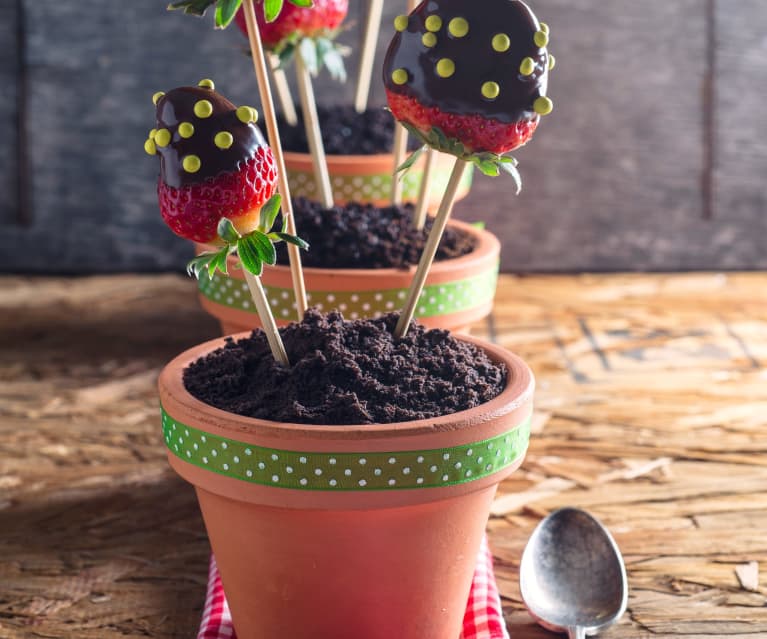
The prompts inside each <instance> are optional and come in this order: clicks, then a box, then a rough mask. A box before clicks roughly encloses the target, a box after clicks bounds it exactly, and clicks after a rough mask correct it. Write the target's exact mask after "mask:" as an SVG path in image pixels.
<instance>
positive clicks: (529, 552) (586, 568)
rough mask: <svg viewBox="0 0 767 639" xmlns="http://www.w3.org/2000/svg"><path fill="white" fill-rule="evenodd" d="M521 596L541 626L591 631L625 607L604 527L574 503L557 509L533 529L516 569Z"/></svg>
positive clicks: (623, 584)
mask: <svg viewBox="0 0 767 639" xmlns="http://www.w3.org/2000/svg"><path fill="white" fill-rule="evenodd" d="M519 582H520V589H521V592H522V599H523V600H524V602H525V605H526V606H527V609H528V610H529V612H530V614H531V615H532V616H533V617H534V618H535V619H536V621H537V622H538V623H540V624H541V625H542V626H543V627H544V628H547V629H549V630H553V631H554V632H567V633H568V634H569V636H570V637H576V638H579V639H580V638H581V637H585V636H586V635H593V634H596V633H597V632H599V631H600V630H603V629H605V628H607V627H608V626H610V625H612V624H614V623H615V622H616V621H618V619H620V617H621V616H622V615H623V613H624V612H625V611H626V605H627V603H628V580H627V578H626V568H625V566H624V564H623V558H622V556H621V553H620V550H618V546H617V545H616V543H615V540H613V538H612V536H611V535H610V533H609V532H608V531H607V529H606V528H605V527H604V526H603V525H602V524H601V523H600V522H599V521H597V520H596V519H595V518H594V517H592V516H591V515H589V514H588V513H586V512H584V511H583V510H579V509H577V508H562V509H560V510H557V511H555V512H553V513H551V514H550V515H549V516H548V517H546V518H545V519H544V520H543V521H542V522H541V523H540V524H538V527H537V528H536V529H535V531H534V532H533V535H532V537H530V541H528V543H527V546H526V548H525V551H524V553H523V555H522V563H521V565H520V569H519Z"/></svg>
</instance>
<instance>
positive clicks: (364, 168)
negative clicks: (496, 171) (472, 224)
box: [285, 153, 473, 210]
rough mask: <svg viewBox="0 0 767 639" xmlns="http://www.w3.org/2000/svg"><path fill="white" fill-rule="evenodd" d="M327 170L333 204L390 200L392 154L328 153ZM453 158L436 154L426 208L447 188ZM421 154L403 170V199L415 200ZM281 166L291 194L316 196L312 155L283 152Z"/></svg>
mask: <svg viewBox="0 0 767 639" xmlns="http://www.w3.org/2000/svg"><path fill="white" fill-rule="evenodd" d="M327 158H328V171H329V173H330V183H331V185H332V187H333V199H334V201H335V202H336V204H346V203H347V202H352V201H354V202H363V203H367V202H370V203H372V204H375V205H376V206H387V205H389V204H390V203H391V184H392V174H393V172H394V155H393V154H391V153H384V154H381V155H329V156H327ZM454 161H455V160H454V158H453V157H452V156H449V155H445V154H440V155H439V159H438V160H437V169H436V174H435V176H434V182H433V185H432V190H431V198H430V205H429V208H430V209H434V210H436V208H437V207H438V206H439V202H440V199H441V198H442V194H443V193H444V192H445V189H446V188H447V183H448V180H449V179H450V171H451V170H452V168H453V163H454ZM423 165H424V158H423V157H421V158H420V159H419V160H418V161H417V162H416V164H415V165H414V166H413V167H412V168H411V169H410V171H408V172H407V174H406V175H405V177H404V178H403V180H404V185H403V201H405V202H415V201H416V200H417V199H418V192H419V188H420V184H421V177H422V176H423ZM285 168H286V170H287V173H288V180H289V182H290V190H291V194H292V195H293V197H297V196H300V195H302V196H304V197H308V198H311V199H315V200H316V199H317V184H316V182H315V180H314V168H313V166H312V158H311V156H310V155H309V154H308V153H285ZM472 174H473V171H466V173H465V174H464V178H463V181H462V182H461V187H460V189H459V190H458V195H457V198H456V199H458V200H460V199H463V198H464V197H466V196H467V195H468V194H469V190H470V189H471V182H472Z"/></svg>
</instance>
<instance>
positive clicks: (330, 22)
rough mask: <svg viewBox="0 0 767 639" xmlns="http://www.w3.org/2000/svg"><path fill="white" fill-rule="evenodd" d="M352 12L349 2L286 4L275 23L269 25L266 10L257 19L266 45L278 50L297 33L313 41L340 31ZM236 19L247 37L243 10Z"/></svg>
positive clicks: (330, 1) (328, 1)
mask: <svg viewBox="0 0 767 639" xmlns="http://www.w3.org/2000/svg"><path fill="white" fill-rule="evenodd" d="M348 11H349V0H314V5H313V6H312V7H297V6H296V5H294V4H291V3H290V2H286V3H285V4H284V5H283V7H282V11H281V12H280V15H279V16H278V17H277V19H276V20H274V22H267V21H266V18H264V13H263V11H256V17H257V19H258V27H259V30H260V32H261V39H262V41H263V43H264V46H266V47H269V48H274V47H276V46H277V45H279V44H280V43H281V42H282V41H283V40H284V39H285V38H288V37H290V36H292V35H293V34H297V35H299V36H301V37H309V38H313V37H316V36H318V35H323V34H324V32H326V31H332V30H333V29H337V28H338V27H339V26H340V24H341V23H342V22H343V20H344V18H345V17H346V14H347V13H348ZM235 20H236V22H237V26H238V27H240V29H241V30H242V32H243V33H245V34H247V32H248V30H247V27H246V25H245V15H244V14H243V12H242V9H240V10H239V11H238V12H237V15H236V16H235Z"/></svg>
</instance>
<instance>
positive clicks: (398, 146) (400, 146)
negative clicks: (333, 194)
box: [391, 0, 418, 206]
mask: <svg viewBox="0 0 767 639" xmlns="http://www.w3.org/2000/svg"><path fill="white" fill-rule="evenodd" d="M417 5H418V0H407V12H408V14H410V13H413V11H415V8H416V6H417ZM394 126H395V127H396V128H395V129H394V169H393V170H392V183H391V203H392V204H393V205H394V206H398V205H400V204H402V189H403V187H404V184H403V181H402V179H400V176H399V175H397V167H399V166H401V165H402V163H403V162H404V161H405V154H406V153H407V129H406V128H405V127H404V126H402V125H401V124H395V125H394Z"/></svg>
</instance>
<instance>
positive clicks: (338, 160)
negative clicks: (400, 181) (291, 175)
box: [283, 151, 394, 167]
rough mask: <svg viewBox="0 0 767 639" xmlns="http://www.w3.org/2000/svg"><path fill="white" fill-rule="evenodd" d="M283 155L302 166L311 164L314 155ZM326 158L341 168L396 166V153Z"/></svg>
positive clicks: (331, 155) (287, 152) (288, 160)
mask: <svg viewBox="0 0 767 639" xmlns="http://www.w3.org/2000/svg"><path fill="white" fill-rule="evenodd" d="M283 155H284V156H285V161H286V162H294V163H296V164H300V163H302V162H305V161H306V162H309V163H311V161H312V159H311V158H312V155H311V153H301V152H299V151H284V152H283ZM325 157H327V160H328V162H329V163H332V164H336V165H339V166H347V165H348V166H350V167H351V166H355V165H356V166H359V165H360V164H378V163H381V162H391V163H392V166H394V153H393V152H390V153H371V154H357V155H347V154H332V153H328V154H327V155H326V156H325Z"/></svg>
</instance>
